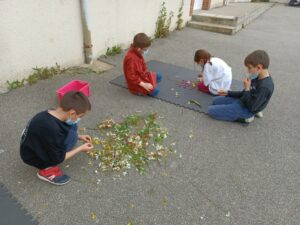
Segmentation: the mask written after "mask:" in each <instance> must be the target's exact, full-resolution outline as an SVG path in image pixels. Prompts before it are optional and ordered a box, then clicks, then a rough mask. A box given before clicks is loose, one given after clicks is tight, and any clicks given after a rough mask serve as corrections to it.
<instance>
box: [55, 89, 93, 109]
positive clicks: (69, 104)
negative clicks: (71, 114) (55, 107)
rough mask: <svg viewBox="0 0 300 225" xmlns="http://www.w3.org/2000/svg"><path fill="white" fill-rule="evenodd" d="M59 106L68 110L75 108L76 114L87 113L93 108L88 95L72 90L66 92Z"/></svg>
mask: <svg viewBox="0 0 300 225" xmlns="http://www.w3.org/2000/svg"><path fill="white" fill-rule="evenodd" d="M59 106H60V107H61V108H62V109H63V110H64V111H66V112H67V111H69V110H71V109H73V110H75V112H76V114H81V113H85V112H87V111H90V110H91V108H92V106H91V103H90V100H89V99H88V97H87V96H85V95H84V94H83V93H82V92H80V91H70V92H68V93H66V94H65V95H64V96H63V97H62V99H61V101H60V103H59Z"/></svg>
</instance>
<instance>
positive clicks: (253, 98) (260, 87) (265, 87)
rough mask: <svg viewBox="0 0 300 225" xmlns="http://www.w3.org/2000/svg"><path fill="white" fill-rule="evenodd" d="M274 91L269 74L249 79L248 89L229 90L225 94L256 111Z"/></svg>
mask: <svg viewBox="0 0 300 225" xmlns="http://www.w3.org/2000/svg"><path fill="white" fill-rule="evenodd" d="M273 91H274V83H273V79H272V77H271V76H268V77H266V78H264V79H261V80H259V79H258V78H256V79H253V80H252V81H251V88H250V91H229V92H228V94H227V96H228V97H233V98H239V99H240V101H241V103H242V104H243V105H244V106H245V107H247V108H248V109H249V110H250V111H251V112H252V113H254V114H255V113H258V112H260V111H262V110H264V108H265V107H266V106H267V104H268V103H269V101H270V98H271V96H272V94H273Z"/></svg>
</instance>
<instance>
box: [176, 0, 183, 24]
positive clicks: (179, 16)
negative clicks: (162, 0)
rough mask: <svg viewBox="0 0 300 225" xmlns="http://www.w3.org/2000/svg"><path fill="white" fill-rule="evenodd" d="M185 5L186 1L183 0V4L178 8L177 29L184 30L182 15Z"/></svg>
mask: <svg viewBox="0 0 300 225" xmlns="http://www.w3.org/2000/svg"><path fill="white" fill-rule="evenodd" d="M183 5H184V2H183V0H181V5H180V8H179V10H178V15H177V22H176V24H177V26H176V30H182V28H183V25H182V24H183V19H182V15H183Z"/></svg>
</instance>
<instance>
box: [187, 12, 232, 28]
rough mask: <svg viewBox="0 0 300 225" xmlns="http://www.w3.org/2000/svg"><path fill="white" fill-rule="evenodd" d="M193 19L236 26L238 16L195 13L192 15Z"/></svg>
mask: <svg viewBox="0 0 300 225" xmlns="http://www.w3.org/2000/svg"><path fill="white" fill-rule="evenodd" d="M192 21H197V22H204V23H213V24H222V25H227V26H236V25H237V21H238V18H237V17H236V16H224V15H215V14H209V13H201V14H195V15H193V16H192Z"/></svg>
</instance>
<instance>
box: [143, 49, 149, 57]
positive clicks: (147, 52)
mask: <svg viewBox="0 0 300 225" xmlns="http://www.w3.org/2000/svg"><path fill="white" fill-rule="evenodd" d="M142 51H143V55H144V56H146V55H148V54H149V48H148V49H147V50H142Z"/></svg>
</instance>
